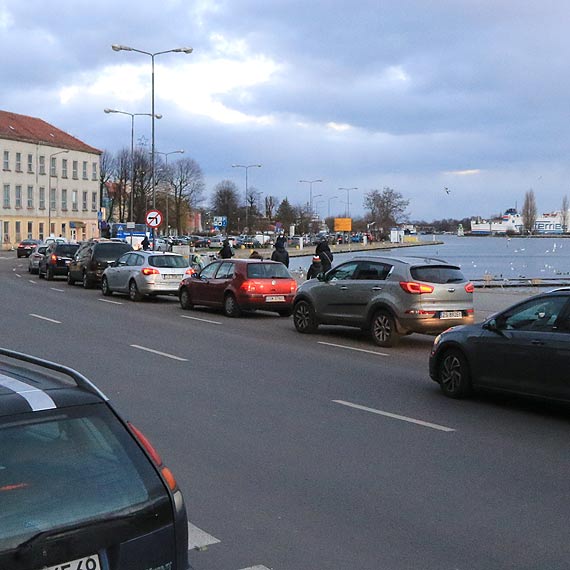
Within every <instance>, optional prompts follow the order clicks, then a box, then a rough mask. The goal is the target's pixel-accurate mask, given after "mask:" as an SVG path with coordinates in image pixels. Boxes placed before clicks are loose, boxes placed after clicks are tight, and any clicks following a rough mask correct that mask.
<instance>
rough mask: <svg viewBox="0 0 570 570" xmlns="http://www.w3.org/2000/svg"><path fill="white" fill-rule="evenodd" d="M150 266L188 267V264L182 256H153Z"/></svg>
mask: <svg viewBox="0 0 570 570" xmlns="http://www.w3.org/2000/svg"><path fill="white" fill-rule="evenodd" d="M148 264H149V265H150V266H151V267H179V268H182V267H188V262H187V261H186V260H185V259H184V257H182V256H181V255H151V256H150V257H149V258H148Z"/></svg>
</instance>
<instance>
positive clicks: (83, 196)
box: [81, 190, 89, 212]
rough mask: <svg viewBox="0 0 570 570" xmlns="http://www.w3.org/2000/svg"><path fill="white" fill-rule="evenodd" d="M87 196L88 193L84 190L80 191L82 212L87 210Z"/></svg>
mask: <svg viewBox="0 0 570 570" xmlns="http://www.w3.org/2000/svg"><path fill="white" fill-rule="evenodd" d="M88 196H89V193H88V192H87V191H85V190H84V191H83V192H82V193H81V209H82V210H83V211H84V212H87V197H88Z"/></svg>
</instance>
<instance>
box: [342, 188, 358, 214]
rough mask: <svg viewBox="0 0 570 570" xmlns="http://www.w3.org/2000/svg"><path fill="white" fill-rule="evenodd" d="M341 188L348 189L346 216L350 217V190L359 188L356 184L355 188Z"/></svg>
mask: <svg viewBox="0 0 570 570" xmlns="http://www.w3.org/2000/svg"><path fill="white" fill-rule="evenodd" d="M339 190H346V217H347V218H350V191H351V190H358V188H357V187H356V186H355V187H353V188H339Z"/></svg>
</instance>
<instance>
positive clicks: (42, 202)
mask: <svg viewBox="0 0 570 570" xmlns="http://www.w3.org/2000/svg"><path fill="white" fill-rule="evenodd" d="M45 209H46V189H45V188H44V187H43V186H40V210H45Z"/></svg>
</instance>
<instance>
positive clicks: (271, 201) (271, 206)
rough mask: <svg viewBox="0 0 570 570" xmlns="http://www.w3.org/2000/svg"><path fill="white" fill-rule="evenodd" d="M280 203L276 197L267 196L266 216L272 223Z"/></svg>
mask: <svg viewBox="0 0 570 570" xmlns="http://www.w3.org/2000/svg"><path fill="white" fill-rule="evenodd" d="M278 201H279V200H278V198H277V197H276V196H265V215H266V216H267V219H268V220H269V221H270V222H271V221H273V218H274V216H275V212H276V210H277V203H278Z"/></svg>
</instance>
